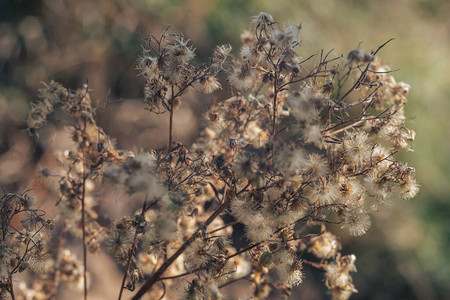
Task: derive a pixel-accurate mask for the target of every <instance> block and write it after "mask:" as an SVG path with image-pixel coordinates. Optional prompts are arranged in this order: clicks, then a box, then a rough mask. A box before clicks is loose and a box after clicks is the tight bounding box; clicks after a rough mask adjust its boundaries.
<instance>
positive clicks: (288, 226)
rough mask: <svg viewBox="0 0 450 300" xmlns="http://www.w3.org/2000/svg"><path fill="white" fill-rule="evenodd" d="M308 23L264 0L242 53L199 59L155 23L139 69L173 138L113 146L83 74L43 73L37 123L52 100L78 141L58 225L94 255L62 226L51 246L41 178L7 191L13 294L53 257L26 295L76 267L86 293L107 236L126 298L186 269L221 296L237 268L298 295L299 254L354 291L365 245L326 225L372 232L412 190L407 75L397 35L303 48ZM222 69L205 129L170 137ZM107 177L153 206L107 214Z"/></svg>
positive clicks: (63, 182) (189, 293)
mask: <svg viewBox="0 0 450 300" xmlns="http://www.w3.org/2000/svg"><path fill="white" fill-rule="evenodd" d="M300 29H301V28H300V26H298V25H293V26H288V27H284V28H280V27H279V26H278V25H277V23H275V22H274V20H273V18H272V16H271V15H269V14H267V13H260V14H258V15H257V16H255V17H254V18H253V19H252V29H251V30H249V31H245V32H244V33H243V34H242V40H243V46H242V48H241V51H240V57H239V58H236V59H234V60H232V61H230V60H227V57H228V56H229V54H230V51H231V47H230V46H219V47H217V48H216V49H215V50H214V53H213V55H212V58H211V60H210V62H209V63H205V64H195V63H193V60H192V59H193V57H194V55H195V52H194V49H193V48H192V46H190V44H189V41H188V40H186V39H185V38H184V37H183V36H182V35H174V34H170V33H169V32H168V30H166V31H164V33H163V34H162V35H161V37H159V38H156V37H153V36H152V37H149V38H148V39H146V40H145V41H146V44H145V47H144V50H143V54H142V57H141V58H139V60H138V63H137V69H138V71H139V74H140V75H141V76H142V77H143V78H144V79H145V89H144V93H145V102H146V104H147V108H148V109H149V110H150V111H151V112H153V113H164V112H168V113H169V122H170V126H169V134H168V136H169V138H168V147H167V149H161V150H155V151H151V152H144V151H134V152H132V151H129V150H127V151H125V150H117V149H115V147H114V145H113V143H112V142H111V138H110V137H108V135H107V134H106V133H105V132H104V131H103V130H102V129H101V128H100V127H98V126H97V124H96V121H95V110H94V108H93V107H92V103H91V100H90V97H89V89H88V86H87V85H86V86H85V87H83V88H81V89H79V90H77V91H71V90H69V89H66V88H64V87H63V86H61V85H60V84H58V83H55V82H51V83H50V84H48V85H46V86H45V88H43V89H42V90H41V91H40V95H39V98H38V100H37V101H36V102H35V103H34V104H33V107H32V111H31V113H30V117H29V120H28V125H29V130H30V132H31V133H32V134H33V135H37V132H38V129H39V128H40V127H42V126H43V125H44V124H45V121H46V118H47V115H48V114H49V113H51V112H52V111H53V109H54V106H55V105H57V104H59V105H61V106H62V108H63V110H64V111H65V113H66V114H67V115H68V116H69V117H70V119H71V123H72V125H71V126H70V129H69V130H70V134H71V137H72V140H73V142H74V145H75V146H74V147H73V149H72V150H70V151H65V152H64V153H61V155H60V156H59V157H58V160H59V162H60V163H59V166H60V168H59V170H55V171H52V172H50V171H48V170H47V171H46V172H44V173H45V174H46V175H47V176H50V174H52V177H53V178H57V179H58V180H57V182H58V185H59V192H60V198H59V200H58V201H57V205H58V207H59V210H60V214H61V220H62V222H60V223H61V231H62V232H64V233H65V234H72V235H74V236H75V237H80V238H81V239H82V245H83V250H84V251H83V259H82V261H83V263H79V262H78V260H77V259H76V258H75V257H74V256H73V254H72V253H71V252H69V250H67V249H66V247H65V246H64V240H63V239H61V238H60V239H59V242H58V247H54V249H53V251H46V250H45V247H43V245H44V242H42V241H41V237H38V233H39V232H40V231H41V230H42V229H43V228H47V227H53V222H52V221H49V220H45V219H44V218H43V212H42V211H40V210H38V209H36V208H35V207H34V203H35V198H34V196H32V194H31V193H24V194H22V195H11V194H6V195H5V196H3V197H2V198H1V206H0V207H1V213H2V214H1V216H2V225H1V226H2V227H1V229H2V232H3V236H2V240H1V248H0V257H1V262H0V263H1V280H2V281H1V283H2V288H3V290H5V291H7V292H8V293H9V294H10V295H11V296H12V297H13V298H14V292H13V284H12V282H13V281H12V276H13V275H14V273H16V272H18V271H23V270H25V269H32V270H34V269H36V267H35V265H39V266H41V265H42V267H41V268H43V269H44V271H43V275H41V276H39V277H38V278H36V279H35V282H36V283H37V284H36V287H32V288H31V289H26V288H22V289H21V290H20V291H18V292H17V293H16V294H17V295H16V296H15V297H16V298H19V294H20V297H21V299H25V296H23V295H22V294H24V291H25V290H26V291H28V292H30V293H31V292H33V293H34V294H33V295H34V298H33V299H47V298H49V297H54V296H55V295H56V291H57V287H58V283H59V281H61V280H66V281H71V282H78V283H80V282H81V284H82V286H83V287H84V295H85V299H87V296H88V281H89V280H88V274H87V270H88V268H89V266H88V265H87V260H86V257H87V255H88V253H87V252H88V250H89V251H91V252H97V251H101V249H103V250H104V251H106V252H108V253H110V255H111V256H112V257H113V258H114V259H115V260H116V261H117V262H118V263H119V264H121V265H122V266H124V273H123V279H122V282H121V283H117V287H118V288H117V293H118V298H119V299H121V298H122V297H123V295H125V293H126V292H125V290H129V291H134V290H135V289H136V288H137V291H136V292H135V293H134V295H133V299H139V298H141V297H142V296H144V295H145V294H148V295H150V296H149V297H150V298H151V299H163V298H164V297H166V296H167V297H171V298H172V297H175V296H174V292H170V291H171V290H172V289H171V287H173V286H175V285H177V284H185V288H184V293H183V294H182V295H177V297H178V298H181V299H221V298H222V296H223V295H222V289H223V288H224V287H225V286H228V285H230V284H233V283H234V282H236V281H238V280H247V281H248V282H249V288H251V291H252V294H253V297H254V298H255V299H262V298H265V297H267V296H268V295H269V293H270V291H271V290H279V292H280V293H281V294H282V295H284V296H286V297H287V296H289V295H290V293H291V290H292V286H295V285H299V284H301V282H302V279H303V276H304V275H303V265H304V264H308V265H311V266H313V267H315V268H317V269H320V270H322V271H323V272H324V275H325V286H326V287H327V288H328V289H329V290H330V293H331V295H332V297H333V299H348V298H349V297H350V296H351V294H352V293H355V292H357V290H356V288H355V287H354V285H353V283H352V277H351V275H350V272H356V267H355V261H356V256H355V255H353V254H351V255H343V254H341V252H340V250H341V245H340V241H339V238H338V237H337V236H336V231H333V232H334V233H332V232H330V231H329V230H330V229H333V228H338V227H342V228H345V229H346V230H348V232H349V233H350V234H351V235H353V236H360V235H363V234H365V233H366V232H367V230H368V229H369V227H370V225H371V218H370V214H371V213H372V212H374V211H377V210H378V207H379V206H381V205H383V204H384V203H385V202H386V201H387V200H388V199H389V198H390V197H391V195H393V194H396V195H400V196H401V197H403V198H405V199H409V198H412V197H414V196H415V195H416V194H417V192H418V184H417V183H416V181H415V179H414V169H413V168H411V167H409V166H408V165H407V164H404V163H401V162H399V161H397V160H395V155H396V153H397V152H398V151H399V150H401V149H405V148H406V149H408V147H409V146H408V142H410V141H412V140H413V139H414V132H413V131H412V130H410V129H407V128H406V127H405V125H404V123H405V116H404V110H403V106H404V104H405V103H406V102H407V98H406V94H407V93H408V91H409V86H408V85H407V84H404V83H397V82H396V81H395V80H394V78H393V77H392V76H391V74H390V73H391V71H390V70H389V68H388V67H386V66H384V65H382V64H381V63H380V61H379V59H378V58H377V56H376V55H377V54H378V52H379V51H380V50H381V49H382V48H383V47H384V46H385V45H386V44H387V43H388V42H389V41H388V42H386V43H385V44H383V45H381V46H380V47H378V49H376V50H374V51H370V52H369V51H366V50H363V49H357V50H353V51H351V52H350V53H349V54H348V55H347V57H343V56H335V55H333V54H332V51H330V52H328V53H326V52H324V51H321V52H320V53H319V54H317V55H312V56H310V57H307V58H302V57H301V56H299V54H298V53H297V51H296V49H297V48H298V47H299V46H300V45H301V43H302V42H301V40H300V38H299V33H300ZM221 72H223V73H225V74H227V76H228V82H229V84H230V85H231V91H232V94H233V95H234V96H232V97H231V98H229V99H225V100H223V101H221V102H219V103H218V104H217V105H215V106H212V107H211V108H210V109H209V111H208V112H207V113H206V114H205V120H204V123H205V126H204V128H203V130H202V132H201V134H200V137H199V138H198V139H197V141H196V142H195V143H194V144H192V145H189V146H188V145H183V144H182V143H177V142H173V129H172V128H173V126H172V124H173V115H174V112H175V110H176V109H177V108H178V107H179V106H180V103H181V99H182V97H183V95H184V94H185V93H186V92H188V91H189V90H195V91H198V92H200V93H205V94H208V93H212V92H214V91H216V90H218V89H220V88H221V84H220V83H219V81H218V79H217V75H218V74H219V73H221ZM179 113H180V114H182V113H183V112H182V110H181V111H180V112H179ZM108 184H109V185H114V186H116V187H119V188H121V189H123V190H126V191H127V192H128V193H129V194H136V195H139V197H141V199H142V206H141V207H142V208H141V209H139V211H137V212H136V213H135V214H134V215H132V216H123V217H121V218H119V219H117V220H115V221H114V222H113V223H112V224H111V225H110V226H108V227H104V226H102V225H100V224H99V222H98V221H97V214H96V213H95V212H94V210H92V205H93V198H92V194H93V191H95V190H96V189H97V187H99V186H102V185H108ZM22 212H24V213H25V217H22V215H18V214H19V213H22ZM15 217H17V218H22V221H21V223H22V229H21V230H20V229H17V228H15V227H13V226H12V225H11V220H12V219H14V218H15ZM238 224H241V225H243V226H244V227H245V232H241V231H239V230H238V227H237V226H236V225H238ZM233 231H235V233H234V235H232V234H233ZM243 241H244V242H245V243H246V245H245V246H238V245H239V243H242V242H243ZM50 257H52V258H50ZM307 257H308V258H310V257H315V259H311V258H310V259H307ZM32 266H33V267H32ZM49 269H51V270H49ZM270 270H274V271H275V272H270ZM180 278H181V279H180ZM186 280H187V281H188V283H187V284H186ZM140 281H142V282H143V284H142V285H141V284H140V283H139V282H140ZM111 286H113V284H111ZM119 286H120V288H119ZM168 293H169V294H168Z"/></svg>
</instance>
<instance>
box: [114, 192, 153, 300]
mask: <svg viewBox="0 0 450 300" xmlns="http://www.w3.org/2000/svg"><path fill="white" fill-rule="evenodd" d="M146 211H147V198H145V200H144V205H143V206H142V211H141V215H142V216H144V214H145V212H146ZM137 235H138V231H137V230H136V232H135V233H134V241H133V246H131V248H130V251H129V253H128V261H127V267H126V268H125V272H124V274H123V278H122V284H121V285H120V292H119V298H118V299H119V300H120V299H122V293H123V289H124V288H125V282H126V280H127V276H128V271H129V270H130V266H131V262H132V261H133V255H134V252H135V251H136V250H137V243H136V239H137Z"/></svg>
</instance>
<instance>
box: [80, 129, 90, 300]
mask: <svg viewBox="0 0 450 300" xmlns="http://www.w3.org/2000/svg"><path fill="white" fill-rule="evenodd" d="M83 131H84V132H83V141H82V143H83V144H82V149H83V161H82V162H83V181H82V185H81V229H82V231H83V267H84V270H83V285H84V300H87V299H88V291H87V241H86V216H85V215H86V201H85V198H86V179H87V175H86V137H85V131H86V121H84V128H83Z"/></svg>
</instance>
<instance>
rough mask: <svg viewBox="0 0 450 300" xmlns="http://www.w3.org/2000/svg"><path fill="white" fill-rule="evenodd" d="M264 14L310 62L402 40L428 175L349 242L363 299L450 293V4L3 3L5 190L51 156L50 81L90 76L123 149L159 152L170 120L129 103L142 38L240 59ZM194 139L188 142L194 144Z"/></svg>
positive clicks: (135, 89)
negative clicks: (226, 50) (38, 131)
mask: <svg viewBox="0 0 450 300" xmlns="http://www.w3.org/2000/svg"><path fill="white" fill-rule="evenodd" d="M259 11H267V12H269V13H271V14H272V15H273V16H274V18H275V20H279V21H280V22H281V21H282V22H283V23H285V22H286V21H291V22H295V23H299V22H301V23H302V26H303V32H302V37H303V40H304V44H303V46H302V48H300V51H301V53H302V55H304V56H305V57H307V56H309V55H310V54H314V53H317V51H318V50H319V49H321V48H324V49H325V50H329V49H334V50H333V51H334V52H335V53H336V55H340V54H342V53H343V54H344V55H346V53H347V52H348V51H350V50H352V49H354V48H357V47H358V46H360V47H362V48H366V49H375V48H376V47H377V46H378V45H380V44H382V43H383V42H385V41H386V40H388V39H389V38H391V37H394V38H396V40H395V41H393V42H392V43H390V44H389V46H388V47H386V48H385V49H383V51H382V53H381V54H380V56H381V58H382V60H383V62H384V63H388V64H389V65H391V66H392V69H397V68H399V69H400V70H399V71H397V72H396V74H395V77H396V78H397V79H398V80H401V81H405V82H407V83H409V84H410V85H411V86H412V91H411V93H410V95H409V99H410V104H409V105H407V108H406V109H407V115H408V116H411V118H410V120H408V123H409V124H408V127H409V128H412V129H414V130H415V131H416V132H417V139H416V141H415V144H414V146H413V148H414V150H415V151H414V152H410V153H407V154H406V155H404V156H403V159H404V160H406V161H408V162H410V164H411V165H412V166H414V167H415V168H416V172H417V177H418V179H419V181H420V182H421V185H422V189H421V192H420V194H419V196H418V197H416V198H415V199H413V200H411V201H409V202H405V201H402V200H398V199H393V200H392V203H391V204H392V209H383V207H381V208H380V213H379V214H378V215H379V217H378V219H377V220H376V221H375V226H374V227H373V228H372V229H371V230H370V231H369V233H368V234H367V235H366V236H364V237H362V238H356V239H351V240H350V239H348V240H346V241H343V244H344V245H347V248H346V249H344V251H343V252H344V253H345V252H351V253H355V254H356V255H357V257H358V261H357V266H358V269H359V270H358V271H359V273H358V276H356V280H355V281H356V282H355V283H356V284H355V285H356V286H357V288H358V289H359V291H360V292H359V294H356V295H355V299H437V298H445V297H448V295H449V294H450V288H449V286H448V279H449V278H450V255H448V254H449V250H448V249H449V248H450V218H449V216H450V200H449V199H450V197H449V196H450V185H449V184H448V182H449V181H450V138H449V134H448V130H449V128H450V122H449V117H448V114H449V113H450V101H449V100H448V98H449V95H450V81H449V77H448V70H449V69H450V61H449V59H448V57H449V54H450V51H449V50H450V3H449V2H448V1H445V0H410V1H408V0H400V1H390V0H379V1H369V0H364V1H361V0H351V1H344V0H320V1H318V0H306V1H294V0H280V1H269V0H263V1H256V0H249V1H244V0H240V1H239V0H238V1H233V0H222V1H219V0H210V1H207V0H187V1H179V0H166V1H165V0H135V1H127V0H100V1H95V2H94V1H88V0H79V1H69V0H28V1H25V0H17V1H0V117H1V120H0V170H1V171H0V185H1V186H4V187H5V188H6V189H9V188H10V189H19V188H24V187H25V186H26V185H27V184H28V183H29V181H30V180H31V179H32V178H33V177H34V174H35V173H34V171H33V168H34V166H36V164H38V163H42V159H43V157H44V158H45V151H47V150H48V149H47V147H48V146H47V145H46V144H45V142H43V143H42V144H41V145H33V144H32V143H31V142H30V141H29V140H28V139H27V138H26V136H25V133H24V132H23V131H22V128H23V124H24V120H25V116H26V115H27V113H28V109H29V103H30V101H31V100H32V99H33V97H35V96H34V95H35V94H36V92H37V89H38V88H40V87H41V83H40V82H41V81H45V82H48V81H49V80H50V79H54V80H56V81H60V82H61V83H62V84H64V85H65V86H70V87H73V88H76V87H78V86H80V85H81V84H83V83H85V82H86V81H88V82H89V87H91V88H92V89H94V97H95V98H96V99H97V101H98V106H99V107H104V106H105V105H106V102H110V103H111V104H110V106H109V107H108V108H106V109H103V108H102V109H99V111H98V115H99V118H100V121H101V123H102V126H104V127H105V128H106V129H107V131H108V132H110V133H111V135H112V136H116V137H117V139H118V142H119V143H122V144H123V145H128V144H134V145H137V146H138V147H145V148H151V147H158V145H160V144H158V140H157V137H155V136H153V135H154V134H152V132H153V133H154V132H155V131H151V130H155V127H156V126H159V125H158V124H160V120H158V119H152V117H150V115H148V114H146V113H145V112H143V111H142V105H141V103H140V102H138V101H135V100H125V99H140V98H142V86H143V83H142V81H141V80H139V79H136V71H135V69H134V65H135V61H136V58H137V56H138V55H139V53H140V51H141V46H140V45H141V39H142V38H143V37H145V36H147V35H149V34H155V35H158V34H160V33H161V32H162V31H163V29H164V28H165V27H166V26H167V25H168V24H171V25H172V30H173V31H174V32H178V31H182V32H183V33H184V34H185V35H186V36H187V37H188V38H189V39H191V40H192V42H193V44H194V45H195V47H197V49H198V53H199V58H198V59H199V60H202V59H206V56H207V55H208V54H209V53H210V52H211V49H212V47H213V46H214V45H215V44H222V43H231V44H232V45H233V47H234V49H235V50H234V52H235V53H237V52H238V48H239V43H240V42H239V35H240V33H241V31H242V30H244V29H245V28H246V26H247V24H248V20H249V17H251V16H253V15H255V14H257V13H258V12H259ZM195 100H196V99H193V100H192V103H191V104H190V105H187V106H189V107H185V108H182V109H187V111H188V113H186V114H187V115H189V114H190V115H189V116H190V117H188V118H187V119H186V120H184V121H181V120H180V121H179V122H185V123H183V124H187V123H189V122H193V123H196V124H197V125H195V126H191V127H189V129H188V130H185V132H184V133H183V136H187V137H193V136H195V135H196V130H198V126H199V125H198V122H199V120H197V119H196V118H195V116H198V115H199V113H201V112H203V111H205V109H204V106H205V105H207V104H208V101H211V99H204V98H200V99H197V101H195ZM189 111H190V112H189ZM54 118H58V116H57V115H56V116H54ZM139 120H141V121H142V122H138V121H139ZM161 120H162V121H164V117H163V118H162V119H161ZM186 122H187V123H186ZM119 125H120V126H119ZM121 126H123V128H122V129H120V128H118V127H121ZM161 126H162V125H161ZM196 126H197V127H196ZM130 131H132V133H133V134H130ZM183 136H180V137H178V138H179V139H186V140H189V138H185V137H183ZM133 139H134V140H133ZM24 156H26V159H24ZM320 280H321V279H320V278H319V277H318V278H317V282H311V281H310V280H307V281H306V282H305V284H303V285H301V286H299V287H297V290H298V294H299V295H300V296H298V297H300V298H299V299H306V298H301V297H302V296H301V295H311V294H308V289H317V287H318V286H320V285H321V283H320ZM304 297H307V296H304ZM296 299H297V298H296Z"/></svg>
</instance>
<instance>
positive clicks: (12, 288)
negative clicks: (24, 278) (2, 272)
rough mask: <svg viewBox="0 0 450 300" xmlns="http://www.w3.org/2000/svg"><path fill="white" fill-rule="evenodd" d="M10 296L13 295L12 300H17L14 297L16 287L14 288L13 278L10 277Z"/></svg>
mask: <svg viewBox="0 0 450 300" xmlns="http://www.w3.org/2000/svg"><path fill="white" fill-rule="evenodd" d="M9 294H10V295H11V299H12V300H16V297H15V296H14V287H13V281H12V276H10V277H9Z"/></svg>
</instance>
